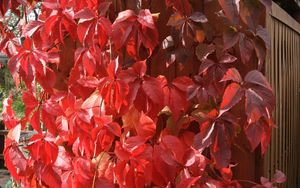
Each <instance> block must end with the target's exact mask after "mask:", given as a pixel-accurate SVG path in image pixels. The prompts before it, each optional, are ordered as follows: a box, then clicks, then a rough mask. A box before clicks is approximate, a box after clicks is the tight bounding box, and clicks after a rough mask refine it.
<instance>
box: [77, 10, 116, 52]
mask: <svg viewBox="0 0 300 188" xmlns="http://www.w3.org/2000/svg"><path fill="white" fill-rule="evenodd" d="M75 18H80V20H79V24H78V29H77V33H78V38H79V41H80V42H81V44H83V46H92V45H93V44H94V42H95V41H96V42H97V44H99V45H100V47H101V48H104V47H105V46H106V44H107V41H108V38H109V37H110V36H111V31H112V29H111V22H110V21H109V20H108V19H107V18H105V17H104V16H96V15H95V13H94V11H92V10H91V9H89V8H85V9H83V10H81V11H79V12H78V13H77V14H76V15H75Z"/></svg>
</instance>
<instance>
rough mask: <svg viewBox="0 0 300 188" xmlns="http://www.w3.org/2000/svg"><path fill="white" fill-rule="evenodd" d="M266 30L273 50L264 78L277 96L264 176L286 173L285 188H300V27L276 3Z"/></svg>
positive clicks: (268, 18)
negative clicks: (274, 126)
mask: <svg viewBox="0 0 300 188" xmlns="http://www.w3.org/2000/svg"><path fill="white" fill-rule="evenodd" d="M267 22H268V23H267V28H268V31H269V33H270V36H271V41H272V47H271V52H270V54H269V57H268V60H267V65H266V67H267V69H268V70H266V72H265V74H266V76H267V77H268V79H269V80H270V84H271V85H272V86H273V88H274V92H275V96H276V109H275V113H274V115H275V120H276V124H277V127H278V128H277V129H274V130H273V135H272V139H271V145H270V148H269V151H268V154H267V155H266V157H265V164H264V166H265V175H266V176H269V177H271V175H272V174H273V173H274V172H275V170H276V169H280V170H282V171H284V172H285V173H286V174H287V176H288V180H287V183H286V184H285V186H284V187H291V188H294V187H299V179H300V175H299V174H298V172H299V169H300V164H299V162H298V157H299V151H298V147H299V141H300V140H299V137H298V135H299V130H300V129H299V124H300V121H299V120H300V118H299V116H300V95H299V86H300V74H299V72H300V65H299V63H300V44H299V42H300V24H298V23H297V22H296V21H295V20H293V18H291V17H290V16H289V15H288V14H287V13H285V12H284V11H283V10H282V9H281V8H279V6H277V5H276V4H275V3H273V5H272V12H271V14H269V15H267Z"/></svg>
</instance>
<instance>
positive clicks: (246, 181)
mask: <svg viewBox="0 0 300 188" xmlns="http://www.w3.org/2000/svg"><path fill="white" fill-rule="evenodd" d="M237 181H239V182H245V183H250V184H253V185H259V184H258V183H255V182H253V181H249V180H237Z"/></svg>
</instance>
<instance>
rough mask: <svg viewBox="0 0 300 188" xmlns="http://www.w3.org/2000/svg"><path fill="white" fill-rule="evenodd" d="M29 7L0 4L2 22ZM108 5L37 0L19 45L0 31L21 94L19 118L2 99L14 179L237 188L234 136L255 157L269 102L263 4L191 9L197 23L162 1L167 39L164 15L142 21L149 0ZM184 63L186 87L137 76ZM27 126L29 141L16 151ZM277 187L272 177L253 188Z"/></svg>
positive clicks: (221, 0)
mask: <svg viewBox="0 0 300 188" xmlns="http://www.w3.org/2000/svg"><path fill="white" fill-rule="evenodd" d="M37 2H38V1H32V0H31V1H25V0H16V1H12V0H5V1H1V7H0V12H1V14H2V18H1V21H3V20H5V18H6V17H8V16H9V15H8V14H5V13H6V12H7V11H8V10H9V9H10V10H12V11H13V12H14V13H15V14H16V15H20V14H21V13H20V12H19V11H18V10H19V9H17V7H19V6H22V7H23V9H24V10H25V11H26V13H29V12H30V11H31V10H32V9H34V7H35V6H36V3H37ZM113 2H114V3H111V2H110V1H109V2H107V1H100V0H87V1H81V0H44V1H42V8H41V14H40V15H39V16H38V19H37V20H34V21H29V23H26V22H20V23H19V25H18V29H19V33H20V34H21V40H18V39H17V38H16V36H15V35H14V34H13V33H12V32H10V31H9V29H8V28H6V27H7V26H6V25H5V24H1V25H0V31H1V34H2V36H3V37H2V41H1V43H0V48H1V49H0V50H1V51H2V52H3V53H5V54H6V55H7V56H9V58H10V60H9V63H8V67H9V69H10V71H11V73H12V75H13V77H14V79H15V82H16V84H19V82H20V81H23V82H24V83H25V84H26V89H24V91H23V92H22V96H23V102H24V104H25V116H24V117H23V118H21V119H18V118H17V117H16V115H15V113H14V111H13V110H12V99H11V97H10V98H8V99H5V100H4V101H3V104H4V108H3V112H2V117H3V121H4V123H5V126H6V127H7V129H9V134H8V137H7V139H6V142H5V150H4V156H5V161H6V166H7V168H8V169H9V171H10V172H11V174H12V176H13V177H14V179H15V180H16V181H17V182H18V183H20V184H21V186H24V187H107V188H110V187H115V186H117V185H118V186H119V187H130V188H133V187H145V186H146V187H179V188H181V187H182V188H185V187H203V188H206V187H241V185H240V182H239V181H238V180H233V172H232V170H231V168H234V164H232V163H231V155H232V154H231V148H232V146H233V145H234V144H236V143H235V142H236V140H235V138H236V137H237V136H238V135H239V134H242V133H241V132H243V134H244V135H246V138H247V139H248V141H249V148H244V149H251V150H254V149H256V148H257V147H258V146H259V145H260V148H261V150H262V153H265V152H266V150H267V146H268V144H269V141H270V136H271V130H272V128H273V127H274V123H273V121H272V116H271V114H272V110H273V108H274V105H275V104H274V94H273V92H272V88H271V87H270V85H269V83H268V81H267V80H266V78H265V77H264V76H263V74H262V73H261V72H260V71H261V69H262V68H263V63H264V59H265V56H266V51H267V49H268V48H269V46H270V42H269V39H268V36H267V33H266V29H265V28H263V27H262V26H261V25H260V24H261V23H260V22H259V16H260V15H261V14H263V12H264V10H265V6H269V5H270V1H269V0H241V1H235V0H218V1H217V0H215V1H201V2H202V6H206V5H208V6H209V7H214V10H213V9H212V10H211V11H210V10H208V11H206V12H205V13H203V12H201V10H199V7H197V6H193V5H192V4H191V1H188V0H166V1H164V2H161V3H165V6H166V7H168V8H169V10H168V11H169V12H171V11H172V13H171V16H169V18H167V19H164V20H168V19H169V20H168V22H167V23H166V25H167V26H168V29H167V27H165V28H166V29H167V31H164V32H167V33H168V35H169V36H168V37H167V38H166V39H165V40H161V36H160V34H161V33H159V32H161V31H160V30H158V29H157V23H163V22H162V21H161V20H160V19H162V18H161V17H163V16H166V15H165V14H161V15H158V14H152V13H151V12H150V10H148V9H147V8H150V7H151V6H150V5H149V2H148V1H139V2H141V4H140V5H138V4H137V6H132V5H134V2H133V1H129V2H128V6H129V5H130V6H132V7H136V10H126V9H125V7H126V5H123V4H122V2H121V1H113ZM193 2H194V1H193ZM150 3H151V2H150ZM194 3H195V2H194ZM209 4H210V5H209ZM212 5H213V6H212ZM267 8H268V7H267ZM216 12H217V14H216ZM212 13H213V14H212ZM169 15H170V14H169ZM20 16H21V17H22V16H23V17H24V15H20ZM25 16H26V14H25ZM167 16H168V15H167ZM162 20H163V19H162ZM162 35H165V33H164V34H162ZM23 39H24V40H23ZM66 39H68V40H66ZM70 41H71V42H73V43H72V49H70V50H69V49H68V48H70V46H71V45H70ZM159 44H162V45H161V46H160V45H159ZM61 51H62V52H63V53H64V52H65V51H70V52H71V53H73V52H74V54H72V56H71V57H72V58H59V57H61V56H60V55H63V54H59V53H60V52H61ZM157 56H161V57H158V58H157ZM73 57H74V58H73ZM153 59H155V60H156V61H157V62H153ZM186 62H193V64H194V65H195V66H194V67H199V70H198V72H197V73H196V74H195V75H193V77H192V76H190V75H187V76H178V77H176V78H174V79H172V78H170V77H166V75H160V76H157V77H153V76H151V75H149V73H151V70H147V69H148V68H149V67H151V66H156V65H158V64H161V65H162V66H165V65H167V66H170V65H171V64H172V63H175V64H176V66H178V67H186V66H187V65H185V64H184V63H186ZM150 64H151V65H150ZM250 67H251V68H250ZM61 70H63V71H65V74H63V73H61V72H60V71H61ZM180 75H183V74H180ZM188 76H190V77H188ZM60 82H64V83H60ZM59 84H65V85H66V87H65V89H61V88H64V87H57V85H59ZM37 86H41V88H42V89H40V88H38V87H37ZM40 90H42V91H40ZM28 125H30V129H33V130H34V131H36V132H34V134H33V135H32V136H31V137H30V139H29V141H25V142H24V141H22V140H20V136H21V130H24V129H25V128H26V127H28ZM25 151H26V154H25ZM285 179H286V177H285V176H284V174H283V173H282V172H280V171H277V172H276V174H275V175H274V177H273V179H272V180H271V181H269V180H267V179H266V178H262V180H261V182H260V183H261V185H258V184H256V185H255V187H272V186H273V184H274V183H283V182H284V181H285Z"/></svg>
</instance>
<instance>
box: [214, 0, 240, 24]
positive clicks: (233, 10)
mask: <svg viewBox="0 0 300 188" xmlns="http://www.w3.org/2000/svg"><path fill="white" fill-rule="evenodd" d="M219 4H220V5H221V7H222V9H223V11H224V13H225V15H226V17H227V18H228V19H229V20H230V21H231V22H232V23H234V24H238V23H239V12H238V9H237V4H236V1H235V0H219Z"/></svg>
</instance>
